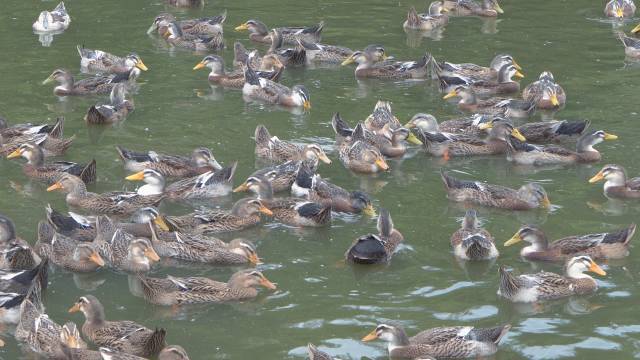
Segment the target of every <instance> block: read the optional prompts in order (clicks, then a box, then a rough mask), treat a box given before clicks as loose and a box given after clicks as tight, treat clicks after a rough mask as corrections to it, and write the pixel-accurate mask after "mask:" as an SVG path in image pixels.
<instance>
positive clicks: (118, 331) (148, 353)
mask: <svg viewBox="0 0 640 360" xmlns="http://www.w3.org/2000/svg"><path fill="white" fill-rule="evenodd" d="M69 312H70V313H75V312H82V313H83V314H84V316H85V322H84V325H82V334H83V335H84V336H85V337H86V338H88V339H89V340H91V342H93V343H94V344H96V345H97V346H108V347H109V348H110V349H114V350H117V351H122V352H126V353H129V354H134V355H138V356H143V357H154V356H157V355H158V354H159V353H160V351H161V350H162V349H163V348H164V347H165V345H166V343H165V336H166V331H165V329H156V330H155V331H154V330H151V329H148V328H146V327H144V326H142V325H140V324H137V323H135V322H133V321H109V320H107V319H106V317H105V312H104V307H103V306H102V304H101V303H100V301H99V300H98V299H97V298H96V297H95V296H93V295H85V296H83V297H81V298H80V299H78V301H77V302H76V303H75V304H74V305H73V306H72V307H71V308H70V309H69ZM103 358H104V357H103Z"/></svg>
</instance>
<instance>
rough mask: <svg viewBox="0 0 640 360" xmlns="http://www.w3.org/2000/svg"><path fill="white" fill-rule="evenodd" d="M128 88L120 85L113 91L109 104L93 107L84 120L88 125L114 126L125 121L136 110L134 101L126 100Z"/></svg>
mask: <svg viewBox="0 0 640 360" xmlns="http://www.w3.org/2000/svg"><path fill="white" fill-rule="evenodd" d="M126 96H127V87H126V85H125V84H124V83H118V84H116V85H115V86H114V87H113V88H112V89H111V94H110V95H109V103H108V104H97V105H92V106H91V107H90V108H89V110H87V114H86V115H85V116H84V120H85V121H86V122H87V123H88V124H95V125H103V124H113V123H118V122H120V121H122V120H124V119H125V118H126V117H127V115H128V114H129V113H131V112H132V111H133V109H134V105H133V101H132V100H128V99H126Z"/></svg>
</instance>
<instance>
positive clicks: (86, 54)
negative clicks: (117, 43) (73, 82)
mask: <svg viewBox="0 0 640 360" xmlns="http://www.w3.org/2000/svg"><path fill="white" fill-rule="evenodd" d="M77 49H78V55H80V68H81V69H83V70H86V71H89V72H96V73H108V74H121V73H129V72H130V71H131V70H132V69H134V68H136V69H138V70H142V71H147V70H149V68H147V66H146V65H145V64H144V62H142V59H141V58H140V56H139V55H138V54H136V53H134V52H132V53H130V54H128V55H127V56H125V57H120V56H117V55H113V54H111V53H108V52H106V51H102V50H97V49H96V50H93V49H88V48H85V47H84V45H82V46H81V45H78V46H77ZM138 75H139V73H136V75H135V76H136V77H137V76H138Z"/></svg>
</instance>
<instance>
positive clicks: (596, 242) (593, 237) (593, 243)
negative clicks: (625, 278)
mask: <svg viewBox="0 0 640 360" xmlns="http://www.w3.org/2000/svg"><path fill="white" fill-rule="evenodd" d="M635 231H636V225H635V224H631V225H629V226H628V227H626V228H624V229H621V230H617V231H611V232H606V233H598V234H585V235H574V236H567V237H564V238H562V239H558V240H555V241H553V242H551V243H549V242H548V240H547V235H546V234H545V233H544V231H543V230H542V229H541V228H540V227H538V226H535V225H524V226H522V227H520V229H518V231H517V232H516V233H515V234H514V235H513V236H512V237H511V239H509V240H508V241H507V242H505V243H504V246H511V245H514V244H517V243H519V242H522V241H524V242H526V243H528V244H529V245H528V246H526V247H524V248H523V249H522V250H521V251H520V255H521V256H522V257H523V258H525V259H527V260H536V261H554V260H565V259H567V258H570V257H573V256H578V255H588V256H590V257H591V258H593V259H620V258H623V257H626V256H628V255H629V242H630V241H631V238H632V237H633V234H634V233H635Z"/></svg>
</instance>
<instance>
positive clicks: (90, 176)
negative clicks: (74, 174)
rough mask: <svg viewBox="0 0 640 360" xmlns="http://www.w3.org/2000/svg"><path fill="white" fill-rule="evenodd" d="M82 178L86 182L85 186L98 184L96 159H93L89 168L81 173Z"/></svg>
mask: <svg viewBox="0 0 640 360" xmlns="http://www.w3.org/2000/svg"><path fill="white" fill-rule="evenodd" d="M80 178H81V179H82V181H84V183H85V184H91V183H94V182H96V179H97V175H96V159H92V160H91V162H90V163H89V164H87V166H85V167H84V169H82V172H81V173H80Z"/></svg>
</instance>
